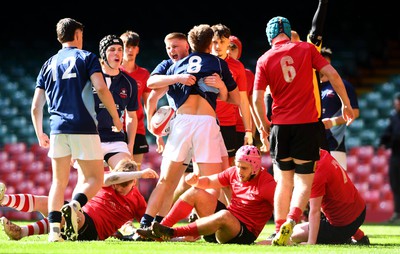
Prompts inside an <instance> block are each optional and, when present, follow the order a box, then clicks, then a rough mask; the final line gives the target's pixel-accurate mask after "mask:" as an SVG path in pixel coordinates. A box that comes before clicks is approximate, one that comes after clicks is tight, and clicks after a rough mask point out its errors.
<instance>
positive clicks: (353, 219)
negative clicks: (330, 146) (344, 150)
mask: <svg viewBox="0 0 400 254" xmlns="http://www.w3.org/2000/svg"><path fill="white" fill-rule="evenodd" d="M320 157H321V159H320V161H319V162H318V163H317V168H316V171H315V177H314V181H313V184H312V188H311V195H310V212H309V217H308V219H309V222H303V223H300V224H297V225H296V226H295V227H294V229H293V235H292V238H291V239H292V241H293V242H307V243H308V244H316V243H320V244H342V243H349V241H350V240H351V237H352V236H354V238H355V241H356V242H357V241H358V242H361V243H364V244H365V243H368V244H369V239H368V236H365V235H364V232H363V231H362V230H360V229H359V227H360V226H361V225H362V224H363V223H364V220H365V213H366V206H365V201H364V199H363V198H362V196H361V195H360V193H359V192H358V190H357V188H356V187H355V186H354V184H353V182H352V181H351V179H350V178H349V176H348V175H347V173H346V170H345V169H344V168H343V167H341V166H340V163H339V162H338V161H336V160H335V158H334V157H332V155H331V154H330V153H329V152H328V151H325V150H321V155H320ZM321 213H323V214H324V215H325V216H321Z"/></svg>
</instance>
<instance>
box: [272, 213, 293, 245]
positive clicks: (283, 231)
mask: <svg viewBox="0 0 400 254" xmlns="http://www.w3.org/2000/svg"><path fill="white" fill-rule="evenodd" d="M295 225H296V222H295V221H294V220H290V219H289V220H287V221H286V222H285V223H283V224H282V226H281V228H280V229H279V232H278V233H277V234H276V235H275V237H274V239H273V240H272V245H278V246H284V245H288V243H289V239H290V237H291V236H292V233H293V228H294V226H295Z"/></svg>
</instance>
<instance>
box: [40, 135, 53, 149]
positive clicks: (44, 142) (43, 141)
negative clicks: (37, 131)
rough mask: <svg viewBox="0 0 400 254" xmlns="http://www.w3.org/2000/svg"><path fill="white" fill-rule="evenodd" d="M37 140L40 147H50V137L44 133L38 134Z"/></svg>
mask: <svg viewBox="0 0 400 254" xmlns="http://www.w3.org/2000/svg"><path fill="white" fill-rule="evenodd" d="M38 142H39V146H40V147H43V148H49V147H50V139H49V136H47V134H46V133H42V134H41V135H39V136H38Z"/></svg>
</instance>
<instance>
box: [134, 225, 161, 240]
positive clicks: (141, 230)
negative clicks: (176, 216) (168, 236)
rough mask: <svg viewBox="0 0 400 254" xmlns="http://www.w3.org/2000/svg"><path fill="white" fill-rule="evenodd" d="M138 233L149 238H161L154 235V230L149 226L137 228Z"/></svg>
mask: <svg viewBox="0 0 400 254" xmlns="http://www.w3.org/2000/svg"><path fill="white" fill-rule="evenodd" d="M136 233H137V234H138V235H139V236H140V237H142V238H144V239H147V240H159V239H157V238H158V237H156V236H154V235H153V230H152V227H148V228H138V229H136Z"/></svg>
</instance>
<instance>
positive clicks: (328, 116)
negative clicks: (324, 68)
mask: <svg viewBox="0 0 400 254" xmlns="http://www.w3.org/2000/svg"><path fill="white" fill-rule="evenodd" d="M321 55H322V56H324V57H325V59H326V60H328V62H329V63H330V62H331V58H332V50H331V49H330V48H325V47H324V48H322V49H321ZM320 80H321V97H322V122H323V123H324V125H325V131H326V138H327V141H328V145H329V151H330V153H331V154H332V156H333V157H334V158H335V159H336V160H337V161H338V162H339V163H340V165H341V166H342V167H343V168H344V169H345V170H347V156H346V140H345V133H346V121H344V120H343V118H342V116H341V114H340V113H341V102H340V98H339V96H338V95H337V94H336V92H335V90H334V89H333V87H332V85H331V83H330V82H329V80H328V79H327V78H326V77H325V76H324V75H320ZM343 83H344V85H345V87H346V91H347V94H348V95H349V99H350V103H351V106H352V107H353V111H354V119H356V118H357V117H358V116H359V115H360V110H359V107H358V99H357V94H356V91H355V89H354V87H353V85H352V84H351V83H350V82H349V81H347V80H345V79H343Z"/></svg>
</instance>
